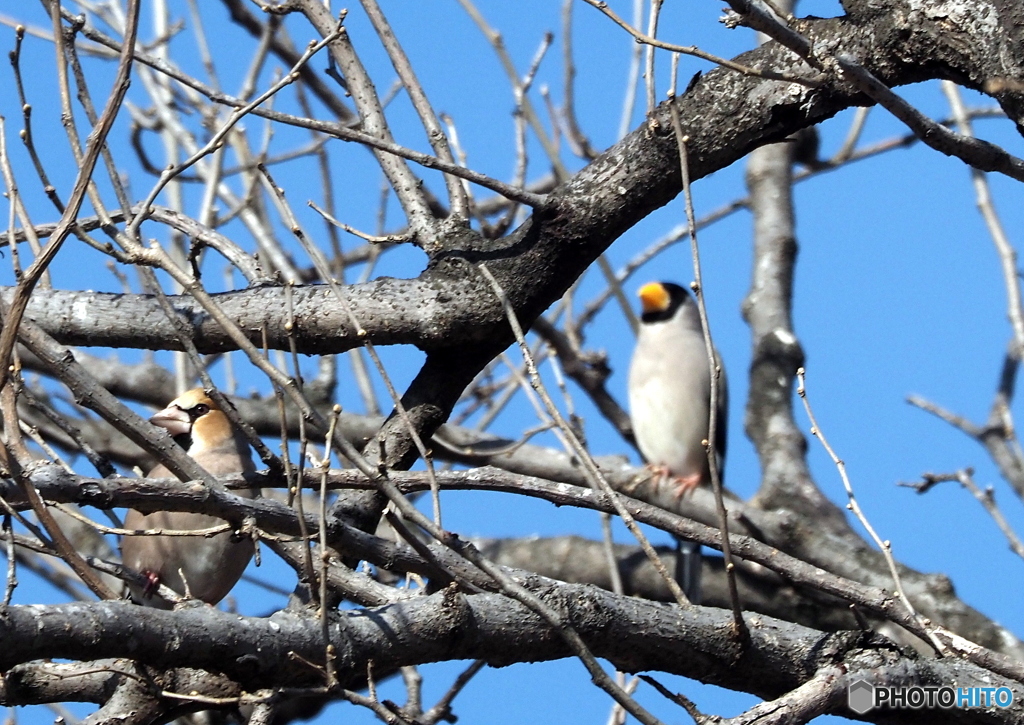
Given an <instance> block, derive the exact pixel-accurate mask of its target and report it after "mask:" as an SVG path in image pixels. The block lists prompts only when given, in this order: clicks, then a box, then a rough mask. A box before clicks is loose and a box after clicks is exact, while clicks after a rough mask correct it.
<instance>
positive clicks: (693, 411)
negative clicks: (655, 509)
mask: <svg viewBox="0 0 1024 725" xmlns="http://www.w3.org/2000/svg"><path fill="white" fill-rule="evenodd" d="M639 295H640V301H641V312H642V314H641V317H640V330H639V332H638V335H637V342H636V349H635V350H634V352H633V360H632V363H631V364H630V367H629V408H630V418H631V420H632V423H633V433H634V434H635V435H636V442H637V445H638V446H639V448H640V452H641V453H642V454H643V456H644V458H645V459H646V461H647V464H648V465H649V466H650V467H651V468H652V469H653V470H654V471H655V473H656V474H657V476H658V477H659V479H660V480H661V481H671V482H672V483H673V484H674V485H675V486H676V487H677V490H676V493H677V495H679V496H683V495H685V494H686V493H688V492H689V491H692V490H693V489H695V488H696V487H697V486H699V485H701V484H708V483H710V481H711V473H710V466H709V464H708V458H707V453H706V452H705V450H704V446H703V441H705V440H707V437H708V427H709V421H710V415H711V413H710V411H711V381H712V375H711V369H710V367H709V365H708V354H707V348H706V347H705V343H704V328H703V326H702V325H701V321H700V313H699V311H698V309H697V303H696V301H695V300H694V299H693V296H692V295H690V293H689V292H687V291H686V289H684V288H683V287H680V286H679V285H677V284H673V283H671V282H651V283H649V284H646V285H644V286H643V287H641V288H640V292H639ZM715 359H716V361H717V364H718V366H719V368H720V370H721V373H720V375H719V377H718V391H717V401H716V402H717V407H716V410H717V415H716V425H715V452H716V454H717V463H718V470H719V474H720V475H721V472H722V471H723V467H724V463H725V445H726V433H727V426H728V418H727V411H728V387H727V384H726V380H725V368H724V367H723V366H722V365H721V360H720V359H719V357H718V352H717V351H716V352H715ZM680 549H681V550H680V552H679V554H680V555H679V556H677V560H676V561H677V579H679V582H680V586H682V588H683V590H684V591H685V592H686V594H687V596H688V597H689V598H690V600H691V601H694V602H697V601H699V599H700V547H699V545H697V544H695V543H693V542H680Z"/></svg>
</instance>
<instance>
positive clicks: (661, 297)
mask: <svg viewBox="0 0 1024 725" xmlns="http://www.w3.org/2000/svg"><path fill="white" fill-rule="evenodd" d="M638 294H639V295H640V304H641V305H642V306H643V311H644V313H649V312H664V311H665V310H667V309H668V305H669V302H670V300H669V295H668V290H667V289H665V285H663V284H661V283H660V282H650V283H648V284H645V285H644V286H643V287H641V288H640V292H638Z"/></svg>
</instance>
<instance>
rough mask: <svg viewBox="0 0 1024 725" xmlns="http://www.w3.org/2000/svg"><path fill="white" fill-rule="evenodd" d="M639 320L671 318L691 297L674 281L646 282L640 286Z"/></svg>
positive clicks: (646, 321) (654, 320)
mask: <svg viewBox="0 0 1024 725" xmlns="http://www.w3.org/2000/svg"><path fill="white" fill-rule="evenodd" d="M638 294H639V295H640V304H641V311H642V314H641V315H640V320H641V322H644V323H651V322H664V321H665V320H670V319H672V317H673V315H675V314H676V311H677V310H678V309H679V308H680V307H682V306H683V305H684V304H686V303H687V302H689V301H692V300H693V298H692V297H691V296H690V293H689V292H687V291H686V288H685V287H680V286H679V285H677V284H675V283H674V282H648V283H647V284H645V285H644V286H643V287H641V288H640V292H639V293H638Z"/></svg>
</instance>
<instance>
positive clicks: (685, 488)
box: [672, 473, 701, 501]
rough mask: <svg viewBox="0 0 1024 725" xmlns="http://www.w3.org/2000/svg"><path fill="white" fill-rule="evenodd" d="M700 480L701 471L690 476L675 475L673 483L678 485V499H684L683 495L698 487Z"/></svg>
mask: <svg viewBox="0 0 1024 725" xmlns="http://www.w3.org/2000/svg"><path fill="white" fill-rule="evenodd" d="M700 480H701V475H700V474H699V473H691V474H690V475H689V476H673V477H672V483H674V484H675V485H676V486H677V488H676V500H677V501H678V500H680V499H682V497H683V496H685V495H686V494H688V493H690V492H691V491H693V490H694V489H695V488H697V486H699V485H700Z"/></svg>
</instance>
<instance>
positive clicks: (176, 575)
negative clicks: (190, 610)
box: [121, 388, 256, 608]
mask: <svg viewBox="0 0 1024 725" xmlns="http://www.w3.org/2000/svg"><path fill="white" fill-rule="evenodd" d="M150 422H151V423H153V424H154V425H158V426H161V427H162V428H166V429H167V430H168V431H169V432H170V434H171V435H172V436H174V437H175V440H177V441H179V443H181V444H183V447H184V448H185V449H186V450H187V451H188V453H189V455H190V456H192V458H193V459H195V461H196V463H198V464H199V465H200V466H202V467H203V468H204V469H206V471H207V472H208V473H211V474H213V475H214V476H217V475H221V474H225V473H238V472H244V473H249V472H252V471H255V470H256V467H255V466H254V465H253V462H252V454H251V451H250V449H249V443H248V441H247V440H246V439H245V436H243V435H242V433H241V432H240V431H238V430H236V429H235V428H234V427H233V426H232V425H231V422H230V421H229V420H228V417H227V416H226V415H225V414H224V413H223V411H221V410H220V408H218V407H217V404H216V403H215V402H214V401H213V400H212V399H211V398H210V397H209V396H207V394H206V393H205V392H204V391H203V390H202V388H196V389H195V390H190V391H188V392H187V393H185V394H183V395H182V396H181V397H179V398H177V399H175V400H173V401H171V403H170V404H169V405H168V406H167V407H166V408H165V409H163V410H161V411H160V412H159V413H157V414H156V415H154V416H153V417H152V418H151V419H150ZM148 476H149V477H150V478H173V477H174V475H173V474H172V473H171V472H170V471H169V470H168V469H167V468H166V467H165V466H163V465H158V466H156V467H155V468H154V469H153V470H151V471H150V472H149V474H148ZM239 494H240V495H243V496H250V495H252V493H251V492H250V491H241V492H239ZM223 523H224V521H223V520H222V519H219V518H216V517H214V516H208V515H206V514H199V513H188V512H183V511H155V512H153V513H151V514H143V513H141V512H139V511H136V510H134V509H130V510H129V511H128V513H127V515H126V516H125V519H124V525H125V528H127V529H135V530H138V529H166V530H174V531H195V530H198V529H206V528H211V527H214V526H217V525H220V524H223ZM252 553H253V544H252V541H251V540H250V539H247V538H246V539H241V540H235V539H234V537H233V535H232V534H231V533H229V532H225V533H222V534H217V535H216V536H212V537H209V538H207V537H203V536H124V537H122V539H121V558H122V561H123V562H124V564H125V565H126V566H128V567H131V568H132V569H134V570H136V571H138V572H141V573H142V574H144V575H145V576H146V577H147V578H148V579H149V582H150V583H149V585H148V586H147V587H146V588H145V589H140V588H138V587H130V589H131V593H132V598H133V599H134V600H135V601H137V602H140V603H142V604H146V605H148V606H152V607H159V608H169V607H170V604H169V603H167V602H165V601H164V600H163V599H161V598H160V597H154V596H153V590H154V589H155V588H156V586H157V585H158V584H165V585H167V586H168V587H170V588H171V589H173V590H174V591H176V592H177V593H179V594H182V595H185V594H186V591H187V593H188V595H189V596H191V597H193V598H195V599H200V600H202V601H204V602H207V603H208V604H216V603H217V602H219V601H220V600H221V599H223V598H224V597H225V596H226V595H227V593H228V592H229V591H231V588H232V587H233V586H234V585H235V584H236V583H237V582H238V580H239V579H240V578H241V576H242V572H243V571H245V567H246V566H247V565H248V564H249V559H250V558H251V557H252Z"/></svg>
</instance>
